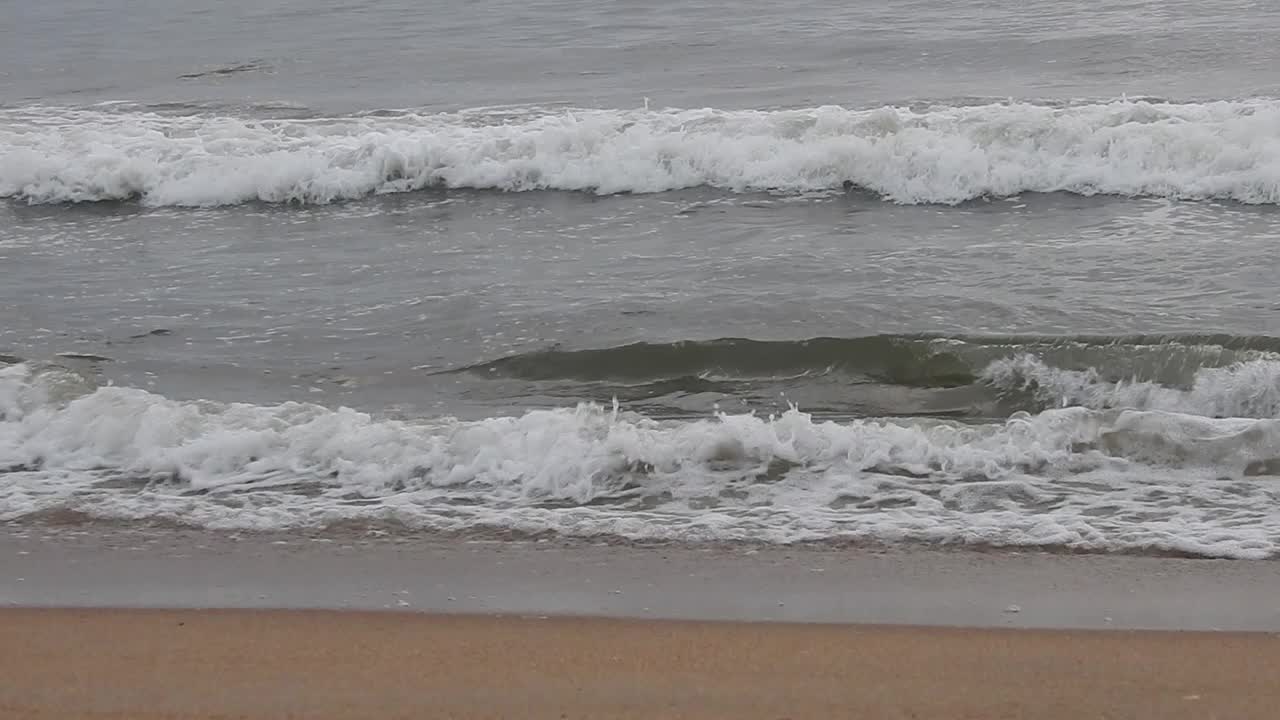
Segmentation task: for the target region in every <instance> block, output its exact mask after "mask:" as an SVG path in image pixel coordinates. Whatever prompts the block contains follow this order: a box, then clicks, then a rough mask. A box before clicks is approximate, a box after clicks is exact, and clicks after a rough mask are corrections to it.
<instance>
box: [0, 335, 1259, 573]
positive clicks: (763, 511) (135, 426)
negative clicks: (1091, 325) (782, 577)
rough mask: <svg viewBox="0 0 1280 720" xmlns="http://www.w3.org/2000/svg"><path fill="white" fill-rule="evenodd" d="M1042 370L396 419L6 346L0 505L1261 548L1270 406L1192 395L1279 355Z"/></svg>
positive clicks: (22, 513) (699, 535)
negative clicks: (955, 403) (1107, 371)
mask: <svg viewBox="0 0 1280 720" xmlns="http://www.w3.org/2000/svg"><path fill="white" fill-rule="evenodd" d="M1045 367H1047V366H1044V365H1043V364H1041V365H1036V364H1034V363H1032V362H1030V361H1026V360H1019V359H1017V358H1014V359H1012V360H1010V361H1009V363H1008V364H1006V365H1000V364H995V365H992V366H991V369H989V370H988V371H987V372H986V376H987V377H988V381H989V382H1004V383H1010V384H1025V383H1026V382H1028V381H1029V380H1031V379H1033V380H1034V381H1035V382H1037V383H1039V384H1040V387H1042V388H1044V387H1051V386H1052V387H1060V386H1062V385H1063V384H1065V385H1066V386H1069V387H1074V388H1077V390H1076V391H1075V392H1076V395H1073V396H1071V397H1072V398H1073V399H1075V400H1079V401H1080V402H1081V404H1075V405H1072V406H1069V407H1061V408H1053V409H1047V410H1043V411H1040V412H1036V413H1029V412H1015V413H1013V414H1012V415H1011V416H1010V417H1008V418H1007V419H1003V420H999V421H991V422H981V423H972V422H970V423H963V422H953V421H947V420H940V419H910V420H903V419H898V420H894V419H876V418H865V419H857V420H847V421H823V420H820V419H818V418H815V417H813V416H810V415H808V414H806V413H804V412H802V411H800V410H799V409H796V408H792V409H790V410H788V411H786V412H783V413H779V414H776V415H769V416H764V415H755V414H727V413H717V414H714V415H712V416H709V417H706V418H702V419H696V420H680V421H676V420H670V421H660V420H655V419H651V418H648V417H645V416H642V415H639V414H636V413H631V412H627V411H625V410H623V409H622V408H619V407H618V406H617V405H614V406H612V407H610V406H608V405H599V404H582V405H579V406H577V407H571V408H561V409H554V410H535V411H530V412H527V413H524V414H522V415H513V416H505V417H491V418H487V419H484V420H479V421H461V420H455V419H451V418H423V419H419V420H412V421H402V420H392V419H387V418H380V417H377V416H374V415H371V414H368V413H364V412H358V411H356V410H353V409H349V408H338V409H331V408H325V407H321V406H318V405H310V404H300V403H285V404H281V405H272V406H263V405H252V404H224V403H217V402H211V401H196V402H187V401H179V400H174V399H170V398H166V397H164V396H161V395H156V394H152V393H148V392H145V391H142V390H138V389H131V388H121V387H93V386H92V385H91V384H89V383H88V382H87V381H86V380H85V379H84V378H82V377H80V376H79V375H76V374H75V373H71V372H69V371H67V370H65V369H62V368H58V367H54V366H47V367H46V366H40V365H37V364H33V363H23V364H17V365H12V366H9V367H7V368H3V369H0V520H7V521H21V520H23V519H25V518H33V517H40V516H41V515H42V514H47V513H57V512H61V511H70V512H74V513H81V514H84V515H88V516H90V517H94V518H110V519H129V520H149V521H167V522H178V523H184V524H188V525H196V526H201V527H208V528H216V529H258V530H288V529H299V528H309V529H317V528H319V529H323V528H326V527H330V526H334V525H341V524H344V523H351V522H368V523H394V524H398V525H402V526H405V527H409V528H414V529H426V530H433V531H473V530H488V529H501V530H504V531H517V532H555V533H560V534H564V535H567V536H579V537H582V536H586V537H591V536H614V537H624V538H634V539H645V540H675V541H754V542H774V543H792V542H805V541H818V542H833V541H838V542H847V541H857V542H880V543H883V542H923V543H942V544H956V545H983V546H1013V547H1063V548H1071V549H1078V550H1089V551H1104V552H1122V553H1123V552H1130V553H1132V552H1138V553H1141V552H1178V553H1187V554H1194V555H1203V556H1214V557H1233V558H1265V557H1274V556H1277V555H1280V483H1278V482H1277V479H1276V476H1277V474H1280V420H1277V419H1276V418H1275V417H1274V415H1273V416H1269V417H1225V418H1215V417H1210V416H1207V415H1206V414H1204V411H1205V410H1207V409H1213V410H1215V411H1216V410H1220V409H1225V408H1240V407H1244V408H1245V409H1247V410H1249V411H1250V412H1254V413H1261V412H1263V411H1264V410H1269V411H1271V412H1272V413H1274V410H1275V407H1274V405H1266V406H1265V407H1264V406H1263V405H1260V404H1252V405H1248V404H1247V403H1242V401H1240V400H1239V399H1233V398H1234V396H1232V395H1231V391H1230V390H1229V388H1231V387H1236V386H1237V385H1239V384H1243V383H1246V382H1256V381H1259V380H1260V379H1261V381H1262V382H1264V383H1271V384H1272V386H1274V384H1275V378H1276V377H1277V376H1276V375H1274V374H1271V375H1260V374H1258V373H1257V372H1256V371H1254V370H1252V369H1249V368H1251V366H1249V365H1248V364H1247V363H1246V364H1244V365H1239V366H1235V367H1234V369H1229V370H1223V371H1221V372H1219V371H1218V370H1213V371H1212V372H1210V374H1209V375H1206V376H1204V377H1206V378H1208V377H1213V378H1219V379H1221V378H1226V377H1232V378H1235V379H1234V380H1230V381H1222V382H1223V383H1224V384H1223V385H1222V387H1227V388H1228V391H1227V394H1226V395H1225V396H1224V397H1226V398H1227V399H1225V400H1224V399H1221V398H1220V399H1214V398H1213V397H1212V393H1211V391H1210V390H1209V388H1210V386H1211V381H1210V380H1207V379H1206V380H1204V381H1203V382H1197V383H1195V384H1193V386H1192V387H1191V388H1190V389H1185V388H1184V389H1178V388H1172V387H1166V388H1164V391H1165V393H1164V394H1163V395H1160V394H1149V395H1148V396H1146V399H1143V398H1140V397H1138V396H1137V395H1134V394H1132V393H1127V392H1121V391H1120V390H1119V389H1117V388H1115V387H1112V388H1110V389H1109V390H1108V389H1107V386H1106V383H1105V381H1104V382H1101V384H1100V385H1099V387H1100V388H1102V389H1100V390H1096V391H1088V392H1085V391H1083V390H1079V388H1081V387H1083V385H1082V384H1081V379H1080V378H1078V377H1076V376H1067V377H1068V379H1067V380H1065V381H1064V380H1062V378H1061V377H1058V376H1050V377H1045V376H1044V373H1045V372H1046V370H1045V369H1044V368H1045ZM1037 373H1039V374H1037ZM1214 373H1218V374H1214ZM1233 373H1234V374H1233ZM1197 377H1199V376H1197ZM1055 382H1057V383H1059V385H1058V386H1054V385H1053V383H1055ZM1233 383H1235V384H1233ZM1086 384H1087V383H1086ZM1055 392H1057V391H1055ZM1271 392H1272V393H1273V394H1274V392H1275V391H1274V387H1273V389H1272V390H1271ZM1151 397H1157V400H1156V401H1154V402H1151V401H1150V398H1151ZM1099 398H1104V399H1103V400H1099ZM1128 401H1135V402H1147V404H1148V405H1150V406H1152V407H1120V406H1119V404H1120V403H1123V402H1128ZM1198 403H1199V404H1198ZM1104 405H1109V406H1111V407H1107V408H1101V407H1094V406H1104Z"/></svg>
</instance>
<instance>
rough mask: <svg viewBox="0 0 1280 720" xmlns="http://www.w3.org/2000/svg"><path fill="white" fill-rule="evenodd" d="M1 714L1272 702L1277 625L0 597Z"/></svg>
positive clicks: (966, 709)
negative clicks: (708, 616)
mask: <svg viewBox="0 0 1280 720" xmlns="http://www.w3.org/2000/svg"><path fill="white" fill-rule="evenodd" d="M0 717H3V718H6V719H8V720H21V719H24V718H41V719H42V720H44V719H52V718H113V719H114V718H118V719H120V720H126V719H129V720H152V719H156V718H202V719H212V718H222V719H225V718H248V719H257V718H308V719H315V720H327V719H328V718H359V719H361V720H364V719H368V720H375V719H377V720H383V719H387V718H523V717H530V718H576V719H593V720H594V719H603V718H769V719H770V720H777V719H778V718H793V719H795V720H799V719H800V718H972V719H973V720H995V719H998V718H1038V719H1041V720H1058V719H1062V720H1067V719H1068V718H1069V719H1070V720H1081V719H1082V718H1088V719H1095V718H1112V719H1119V718H1160V719H1161V720H1177V719H1180V718H1196V719H1197V720H1208V719H1210V718H1217V719H1218V720H1239V719H1246V718H1268V719H1272V718H1276V717H1280V637H1276V636H1274V635H1270V634H1237V633H1170V632H1122V631H1103V632H1099V631H1044V630H964V629H954V630H953V629H938V628H911V627H874V626H849V625H845V626H839V625H800V624H771V623H754V624H744V623H705V622H675V621H647V620H600V619H580V618H563V619H537V618H516V617H484V616H447V615H428V614H412V613H354V612H352V613H344V612H317V611H252V610H236V611H195V610H183V611H155V610H27V609H13V610H4V611H0Z"/></svg>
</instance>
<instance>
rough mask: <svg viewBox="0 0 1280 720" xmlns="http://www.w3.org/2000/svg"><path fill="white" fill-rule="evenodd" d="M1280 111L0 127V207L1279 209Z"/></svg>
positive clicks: (1227, 107) (1001, 108) (1250, 103)
mask: <svg viewBox="0 0 1280 720" xmlns="http://www.w3.org/2000/svg"><path fill="white" fill-rule="evenodd" d="M1278 122H1280V102H1276V101H1272V100H1246V101H1234V102H1212V103H1185V104H1176V103H1151V102H1144V101H1127V100H1122V101H1115V102H1109V103H1093V104H1076V105H1070V106H1063V107H1050V106H1042V105H1034V104H1028V103H1009V104H991V105H978V106H964V107H947V106H936V107H932V108H929V109H927V110H915V109H908V108H880V109H876V110H848V109H844V108H839V107H820V108H809V109H798V110H780V111H768V112H765V111H725V110H715V109H703V110H662V111H658V110H647V109H646V110H572V111H563V112H537V111H529V112H526V113H524V114H507V115H502V116H494V115H491V114H485V113H461V114H437V115H422V114H402V115H399V116H395V115H390V114H387V113H379V114H377V115H376V116H356V117H348V118H329V119H308V120H276V119H271V120H266V119H264V120H249V119H239V118H232V117H216V116H181V117H175V116H166V115H158V114H147V113H138V112H99V111H83V110H74V111H73V110H65V109H54V108H49V109H42V108H27V109H17V110H7V111H0V196H6V197H15V198H20V199H23V200H26V201H28V202H34V203H47V202H81V201H96V200H119V199H126V198H135V197H137V198H141V199H142V200H143V202H145V203H148V204H152V205H185V206H211V205H228V204H236V203H243V202H249V201H266V202H300V203H327V202H334V201H338V200H344V199H351V198H358V197H362V196H366V195H369V194H374V193H394V192H406V191H412V190H417V189H421V188H425V187H432V186H444V187H452V188H477V189H497V190H509V191H521V190H539V189H555V190H576V191H585V192H595V193H619V192H659V191H664V190H673V189H679V188H688V187H696V186H712V187H717V188H723V189H725V190H729V191H749V190H770V191H781V192H786V193H804V192H814V191H832V190H838V189H840V188H842V187H843V186H845V184H846V183H849V184H852V185H855V186H858V187H861V188H865V189H867V190H870V191H873V192H877V193H880V194H882V195H883V196H884V197H886V198H887V199H889V200H893V201H896V202H903V203H959V202H963V201H965V200H969V199H972V198H976V197H981V196H1011V195H1016V194H1018V193H1022V192H1053V191H1067V192H1075V193H1082V194H1089V195H1091V194H1098V193H1102V194H1120V195H1154V196H1164V197H1178V198H1222V199H1231V200H1237V201H1241V202H1248V203H1277V202H1280V134H1278V133H1277V132H1276V130H1275V128H1276V127H1277V123H1278Z"/></svg>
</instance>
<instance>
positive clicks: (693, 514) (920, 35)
mask: <svg viewBox="0 0 1280 720" xmlns="http://www.w3.org/2000/svg"><path fill="white" fill-rule="evenodd" d="M726 17H732V18H733V19H734V20H733V22H726V21H725V18H726ZM0 20H3V22H0V195H2V196H4V197H5V198H7V199H6V200H5V201H4V204H3V205H0V307H3V308H5V310H4V311H3V315H0V353H3V354H4V355H5V356H6V358H7V361H8V365H9V367H8V368H7V369H5V370H4V371H3V372H4V373H5V375H4V376H3V378H0V386H2V387H0V414H2V415H0V416H2V417H3V422H2V423H0V426H2V427H3V432H0V468H2V467H9V468H10V470H9V472H7V473H5V474H0V518H7V519H11V520H22V519H26V518H31V517H43V516H48V515H49V514H50V513H59V512H66V511H73V512H75V513H87V514H88V515H89V516H92V517H109V518H128V519H142V520H156V519H161V520H166V521H176V522H181V523H188V524H194V525H201V526H209V527H215V528H241V527H273V528H275V527H316V526H322V527H323V526H327V525H329V524H332V523H339V522H352V521H356V522H371V523H375V524H384V525H385V524H390V525H391V526H399V525H403V526H410V527H415V528H417V527H426V528H431V529H446V530H464V531H467V530H473V529H477V528H499V529H504V530H515V531H529V532H541V531H545V530H553V531H556V532H562V533H567V534H571V535H574V534H587V535H595V534H612V535H622V536H625V537H636V538H663V539H677V540H700V539H763V540H766V541H778V542H786V541H793V540H815V539H816V540H825V539H836V540H847V539H855V540H867V541H877V542H881V541H897V540H910V541H922V542H943V543H953V542H955V543H979V544H997V545H1036V546H1045V545H1048V546H1066V547H1073V548H1081V549H1095V550H1105V551H1119V552H1145V551H1151V550H1156V551H1162V552H1163V551H1170V550H1172V551H1175V552H1186V553H1191V554H1207V555H1222V556H1231V557H1258V556H1270V555H1272V554H1273V553H1274V552H1276V550H1275V548H1277V547H1280V545H1278V544H1277V543H1278V542H1280V495H1277V491H1276V489H1275V488H1276V486H1275V485H1274V482H1275V481H1274V477H1273V473H1274V472H1277V468H1280V461H1277V460H1276V458H1280V424H1277V420H1276V418H1277V416H1280V384H1278V383H1280V380H1277V378H1280V355H1278V354H1277V353H1278V352H1280V339H1277V338H1280V320H1278V319H1277V318H1280V315H1278V314H1277V312H1276V310H1277V307H1278V306H1277V300H1276V299H1275V291H1274V289H1275V281H1274V278H1275V272H1274V261H1273V256H1274V247H1275V245H1276V241H1277V234H1278V233H1277V230H1276V227H1277V224H1276V219H1277V215H1276V207H1277V205H1278V204H1280V131H1277V128H1280V101H1277V100H1275V99H1273V98H1274V96H1275V95H1277V94H1280V83H1278V81H1277V75H1276V74H1275V73H1274V67H1275V60H1276V55H1275V50H1274V47H1273V46H1274V43H1273V42H1272V38H1273V37H1274V33H1275V31H1276V30H1277V29H1280V11H1278V10H1277V9H1276V8H1274V7H1272V6H1271V5H1267V4H1263V3H1252V2H1216V3H1189V2H1187V3H1183V2H1176V3H1169V2H1158V3H1157V2H1131V3H1111V2H1108V3H1102V4H1098V3H1093V4H1088V5H1072V4H1066V5H1064V4H1062V3H1030V4H1028V3H1012V2H960V3H954V2H953V3H925V2H912V3H906V4H902V3H898V4H893V5H886V4H883V3H852V4H850V3H842V4H827V3H813V2H809V3H784V4H778V3H773V4H760V5H751V4H748V5H745V6H744V5H742V4H741V3H734V4H732V5H726V4H724V3H714V2H712V3H695V4H693V5H689V4H680V5H662V4H653V3H643V4H640V3H625V2H624V3H591V4H587V3H570V2H535V3H520V4H517V5H507V4H502V3H489V2H480V3H471V4H467V5H465V6H454V5H449V4H430V3H428V4H426V5H423V4H421V3H385V2H384V3H376V4H372V3H369V4H364V3H354V4H344V3H321V2H299V1H293V2H279V3H269V4H267V5H263V4H261V3H255V4H249V3H223V4H220V5H218V6H217V8H195V7H187V6H183V5H182V4H173V3H158V2H129V3H125V4H123V5H116V6H113V7H112V8H111V9H110V10H104V9H102V8H99V7H98V6H96V5H90V4H84V3H79V2H64V1H54V2H48V3H41V4H37V5H30V6H23V7H20V8H19V7H17V6H14V7H10V8H7V9H3V10H0ZM107 385H110V386H111V387H103V389H96V390H95V388H98V387H100V386H107ZM615 402H616V406H615ZM227 403H232V404H231V405H228V404H227ZM237 403H238V404H237ZM281 403H301V404H284V405H281ZM342 408H347V409H342ZM751 413H754V415H753V414H751Z"/></svg>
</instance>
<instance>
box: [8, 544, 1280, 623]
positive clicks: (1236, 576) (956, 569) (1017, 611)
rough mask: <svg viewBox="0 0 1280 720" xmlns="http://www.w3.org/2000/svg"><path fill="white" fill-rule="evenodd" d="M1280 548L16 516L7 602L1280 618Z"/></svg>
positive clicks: (789, 616) (1069, 619)
mask: <svg viewBox="0 0 1280 720" xmlns="http://www.w3.org/2000/svg"><path fill="white" fill-rule="evenodd" d="M1275 598H1280V562H1274V561H1249V560H1205V559H1184V558H1163V557H1143V556H1115V555H1071V554H1055V553H1036V552H991V551H983V552H971V551H965V550H960V549H945V550H930V549H921V548H878V549H854V548H831V549H815V548H778V547H775V548H759V547H749V548H728V547H717V548H690V547H679V546H668V545H664V546H658V547H647V546H630V545H620V544H590V543H582V542H573V543H563V542H524V541H521V542H515V541H461V540H456V539H440V538H424V537H414V538H368V537H354V536H353V537H323V538H316V537H305V536H297V535H284V534H270V535H251V534H238V535H227V534H221V533H218V532H214V531H207V530H199V531H196V530H172V531H170V530H157V529H145V530H142V529H133V530H130V529H122V528H104V527H99V526H20V525H15V524H8V525H0V608H4V607H6V606H7V607H10V608H13V607H27V608H40V607H69V608H77V607H78V608H95V607H96V608H168V609H182V608H191V609H199V608H224V609H298V610H409V611H418V612H425V613H436V614H450V615H477V614H478V615H490V616H493V615H507V616H511V615H517V616H521V615H526V616H527V615H534V616H542V615H546V616H556V617H599V618H637V619H669V620H693V621H698V620H701V621H712V620H715V621H760V622H789V623H838V624H855V625H894V626H941V627H970V628H984V627H986V628H1060V629H1102V630H1105V629H1127V630H1221V631H1258V632H1280V600H1276V599H1275Z"/></svg>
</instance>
